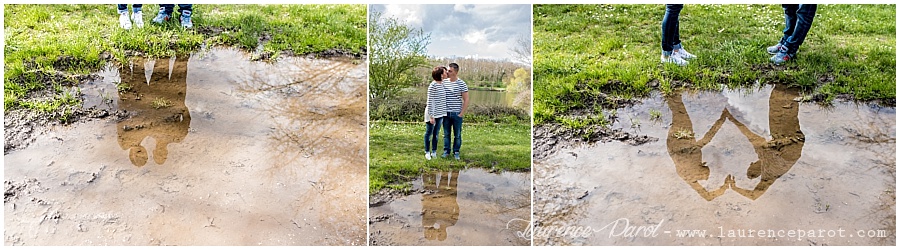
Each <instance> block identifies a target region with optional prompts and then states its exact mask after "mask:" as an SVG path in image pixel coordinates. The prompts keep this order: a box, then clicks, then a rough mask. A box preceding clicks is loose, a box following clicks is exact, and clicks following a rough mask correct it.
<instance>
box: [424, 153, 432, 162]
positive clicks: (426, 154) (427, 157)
mask: <svg viewBox="0 0 900 250" xmlns="http://www.w3.org/2000/svg"><path fill="white" fill-rule="evenodd" d="M425 159H426V160H429V161H430V160H431V153H428V152H425Z"/></svg>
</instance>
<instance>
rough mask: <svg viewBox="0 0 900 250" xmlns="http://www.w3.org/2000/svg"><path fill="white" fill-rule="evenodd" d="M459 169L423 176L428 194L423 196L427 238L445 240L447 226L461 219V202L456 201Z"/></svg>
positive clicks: (423, 215) (423, 225)
mask: <svg viewBox="0 0 900 250" xmlns="http://www.w3.org/2000/svg"><path fill="white" fill-rule="evenodd" d="M445 176H446V177H445ZM457 179H459V171H458V170H454V171H449V172H447V173H446V175H444V173H443V172H440V171H438V172H432V173H427V174H424V175H423V176H422V184H423V186H424V188H425V190H427V191H429V193H428V194H426V195H423V196H422V227H424V228H425V238H426V239H429V240H438V241H443V240H446V239H447V228H448V227H451V226H453V225H456V221H458V220H459V203H457V201H456V190H457Z"/></svg>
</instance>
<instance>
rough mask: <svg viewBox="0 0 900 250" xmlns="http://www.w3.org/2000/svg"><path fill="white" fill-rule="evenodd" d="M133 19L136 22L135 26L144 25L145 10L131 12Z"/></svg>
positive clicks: (140, 26) (141, 26)
mask: <svg viewBox="0 0 900 250" xmlns="http://www.w3.org/2000/svg"><path fill="white" fill-rule="evenodd" d="M131 21H133V22H134V26H137V27H138V28H143V27H144V12H142V11H138V12H135V13H131Z"/></svg>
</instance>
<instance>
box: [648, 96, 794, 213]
mask: <svg viewBox="0 0 900 250" xmlns="http://www.w3.org/2000/svg"><path fill="white" fill-rule="evenodd" d="M798 96H799V93H798V92H797V91H796V90H792V89H787V87H785V86H783V85H780V84H779V85H776V86H775V89H773V90H772V94H771V96H770V98H769V130H770V131H771V134H772V139H771V140H769V139H766V138H765V137H762V136H760V135H757V134H756V133H753V131H750V129H749V128H747V126H746V125H744V124H743V123H741V122H740V121H738V120H737V119H735V117H734V116H732V115H731V112H729V111H728V108H725V109H723V110H722V115H721V116H720V117H719V119H718V120H716V122H715V123H714V124H713V126H712V128H710V129H709V131H707V132H706V134H705V135H703V137H701V138H700V139H699V140H695V139H694V138H690V136H684V134H687V135H692V134H693V124H692V122H691V118H690V116H689V115H688V113H687V109H686V108H685V106H684V102H682V99H681V96H680V95H674V96H667V97H666V101H667V102H668V105H669V109H670V110H671V111H672V126H670V127H669V137H668V139H667V140H666V144H667V147H668V151H669V155H670V156H671V157H672V161H674V162H675V169H676V171H677V172H678V175H679V176H681V178H682V179H684V181H685V182H687V183H688V185H690V186H691V188H693V189H694V190H695V191H697V193H699V194H700V196H702V197H703V198H704V199H706V200H710V201H711V200H713V199H715V198H716V197H719V196H720V195H722V194H724V193H725V191H726V190H728V189H732V190H734V191H736V192H738V193H739V194H741V195H743V196H745V197H747V198H750V199H753V200H756V199H757V198H759V197H760V196H762V194H763V193H765V192H766V190H767V189H768V188H769V186H771V185H772V184H773V183H774V182H775V180H776V179H778V178H779V177H781V176H782V175H784V174H785V173H787V171H788V170H790V169H791V167H792V166H793V165H794V163H796V162H797V160H798V159H800V153H801V151H802V149H803V144H804V139H805V137H804V135H803V132H802V131H800V120H799V118H798V117H797V115H798V112H799V104H797V103H795V102H794V101H793V99H794V98H795V97H798ZM726 119H728V120H730V121H731V122H733V123H734V124H735V125H736V126H737V127H738V129H739V130H740V131H741V133H742V134H743V135H744V136H746V137H747V139H748V140H749V141H750V143H751V144H752V145H753V149H754V150H755V151H756V154H757V157H758V158H759V160H757V161H755V162H753V163H751V164H750V166H749V167H748V168H747V178H750V179H756V178H760V180H759V184H757V185H756V187H754V188H752V189H744V188H741V187H738V186H737V184H735V181H734V177H733V176H731V175H728V176H727V177H725V180H724V182H725V183H724V184H722V186H720V187H719V188H717V189H715V190H712V191H710V190H707V189H706V188H705V187H703V186H702V185H700V183H699V182H698V181H700V180H707V179H709V174H710V169H709V166H706V164H705V163H704V162H703V154H702V148H703V147H704V146H706V144H707V143H709V142H710V141H711V140H712V138H713V137H714V136H715V135H716V133H717V132H718V130H719V129H720V128H721V127H722V124H723V122H724V121H725V120H726ZM678 134H682V136H678ZM676 137H682V138H676ZM684 137H689V138H684Z"/></svg>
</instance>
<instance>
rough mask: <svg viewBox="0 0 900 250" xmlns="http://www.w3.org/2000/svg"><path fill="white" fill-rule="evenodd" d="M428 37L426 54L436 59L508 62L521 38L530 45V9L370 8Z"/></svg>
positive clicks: (387, 6)
mask: <svg viewBox="0 0 900 250" xmlns="http://www.w3.org/2000/svg"><path fill="white" fill-rule="evenodd" d="M369 11H370V12H381V13H383V15H382V16H383V17H394V18H396V19H398V20H400V21H402V22H405V23H406V24H407V25H409V26H411V27H414V28H422V30H424V31H425V32H426V33H430V34H431V44H429V45H428V54H429V55H433V56H437V57H454V56H456V57H479V58H490V59H510V58H511V57H512V56H511V52H510V49H511V48H512V47H514V46H515V44H516V40H517V39H519V38H520V37H524V38H525V39H527V41H528V43H531V5H526V4H520V5H464V4H457V5H430V4H429V5H370V6H369Z"/></svg>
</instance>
